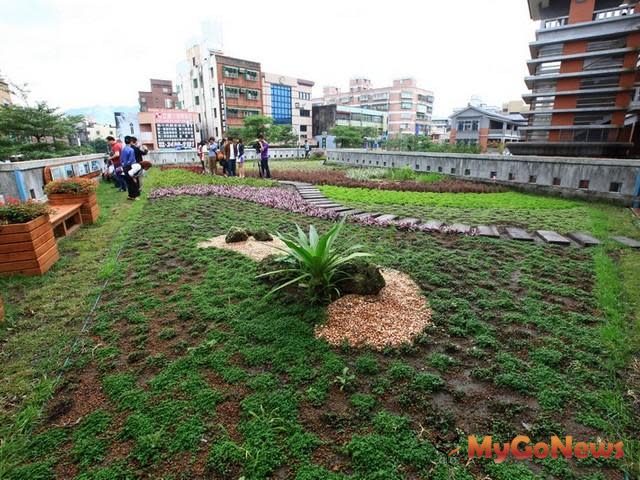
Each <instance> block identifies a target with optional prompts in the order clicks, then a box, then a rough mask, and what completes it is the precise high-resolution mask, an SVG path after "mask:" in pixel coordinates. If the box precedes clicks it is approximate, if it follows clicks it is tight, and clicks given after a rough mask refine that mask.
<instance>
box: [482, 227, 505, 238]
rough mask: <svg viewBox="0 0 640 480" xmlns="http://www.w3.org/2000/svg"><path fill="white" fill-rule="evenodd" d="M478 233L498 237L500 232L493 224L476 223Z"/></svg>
mask: <svg viewBox="0 0 640 480" xmlns="http://www.w3.org/2000/svg"><path fill="white" fill-rule="evenodd" d="M478 235H479V236H481V237H490V238H500V232H498V228H497V227H496V226H495V225H478Z"/></svg>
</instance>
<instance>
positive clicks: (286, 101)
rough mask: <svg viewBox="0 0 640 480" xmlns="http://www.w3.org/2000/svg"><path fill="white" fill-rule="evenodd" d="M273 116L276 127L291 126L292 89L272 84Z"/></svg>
mask: <svg viewBox="0 0 640 480" xmlns="http://www.w3.org/2000/svg"><path fill="white" fill-rule="evenodd" d="M271 116H272V117H273V123H275V124H276V125H291V87H289V86H287V85H277V84H271Z"/></svg>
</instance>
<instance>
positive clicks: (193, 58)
mask: <svg viewBox="0 0 640 480" xmlns="http://www.w3.org/2000/svg"><path fill="white" fill-rule="evenodd" d="M191 63H192V64H193V66H194V67H195V66H196V57H191Z"/></svg>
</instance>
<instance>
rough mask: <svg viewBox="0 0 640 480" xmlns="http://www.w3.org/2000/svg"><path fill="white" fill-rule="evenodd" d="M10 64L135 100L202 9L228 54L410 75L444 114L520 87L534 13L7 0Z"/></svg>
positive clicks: (273, 63) (313, 74) (299, 70)
mask: <svg viewBox="0 0 640 480" xmlns="http://www.w3.org/2000/svg"><path fill="white" fill-rule="evenodd" d="M0 12H2V13H1V15H0V73H1V74H2V75H3V76H5V77H7V78H9V79H10V80H12V81H13V82H16V83H23V82H27V83H29V85H30V88H31V90H32V93H31V100H33V101H35V100H41V99H43V100H47V101H48V102H49V104H50V105H54V106H58V107H61V108H63V109H67V108H74V107H85V106H92V105H132V106H133V105H137V92H138V90H146V89H148V79H149V78H151V77H153V78H167V79H172V80H173V79H174V78H175V70H176V64H177V62H179V61H181V60H183V59H184V58H185V46H186V44H187V42H188V39H189V38H191V37H194V36H196V35H198V34H199V32H200V23H201V22H202V21H203V20H212V21H215V22H221V24H222V29H223V38H224V51H225V54H227V55H230V56H236V57H240V58H246V59H250V60H255V61H259V62H261V64H262V69H263V70H265V71H268V72H273V73H281V74H285V75H291V76H298V77H302V78H306V79H310V80H313V81H315V82H316V86H315V87H314V95H319V94H320V93H321V92H322V86H323V85H336V86H338V87H341V88H346V87H347V86H348V82H349V78H351V77H356V76H365V77H367V78H370V79H371V80H372V82H373V84H374V86H378V85H380V86H384V85H387V84H389V83H390V82H391V80H392V79H393V78H399V77H407V76H412V77H415V78H416V79H417V80H418V85H419V86H420V87H422V88H426V89H430V90H433V92H434V94H435V107H434V108H435V112H434V113H435V115H436V116H448V115H450V114H451V111H452V109H453V108H455V107H460V106H464V105H466V104H467V102H468V100H469V98H470V96H471V95H474V94H475V95H480V96H481V97H482V98H483V100H485V101H486V102H487V103H489V104H495V105H500V104H501V103H502V102H503V101H507V100H512V99H518V98H520V95H521V94H522V93H524V92H525V91H526V87H525V85H524V82H523V78H524V76H525V75H526V60H527V58H528V57H529V50H528V46H527V45H528V43H529V42H530V41H532V40H533V38H534V31H535V24H534V22H533V21H531V20H530V19H529V15H528V9H527V2H526V0H456V1H455V2H452V1H435V0H422V1H407V0H405V1H396V2H391V1H386V2H381V1H371V0H367V1H360V0H342V1H338V0H322V1H315V0H311V1H305V2H300V1H296V0H278V1H273V2H265V1H261V2H258V1H251V0H235V1H234V2H218V1H215V0H214V1H207V2H205V1H201V2H200V1H193V0H180V1H172V2H162V1H157V0H156V1H146V0H145V1H140V0H129V1H121V0H110V1H101V0H91V1H87V0H0Z"/></svg>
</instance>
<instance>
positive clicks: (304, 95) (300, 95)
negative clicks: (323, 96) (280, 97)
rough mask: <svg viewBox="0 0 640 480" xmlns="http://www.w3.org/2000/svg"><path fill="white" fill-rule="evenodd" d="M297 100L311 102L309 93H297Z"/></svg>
mask: <svg viewBox="0 0 640 480" xmlns="http://www.w3.org/2000/svg"><path fill="white" fill-rule="evenodd" d="M298 98H299V99H300V100H311V94H310V93H309V92H298Z"/></svg>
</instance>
